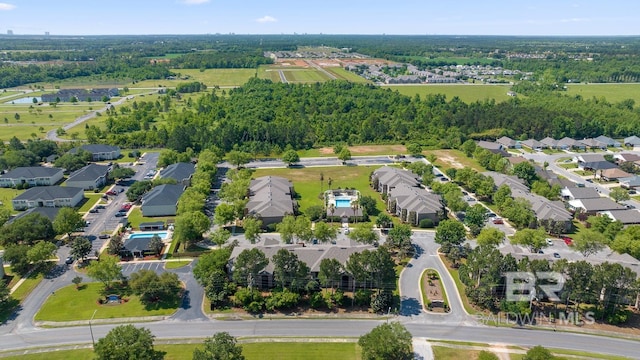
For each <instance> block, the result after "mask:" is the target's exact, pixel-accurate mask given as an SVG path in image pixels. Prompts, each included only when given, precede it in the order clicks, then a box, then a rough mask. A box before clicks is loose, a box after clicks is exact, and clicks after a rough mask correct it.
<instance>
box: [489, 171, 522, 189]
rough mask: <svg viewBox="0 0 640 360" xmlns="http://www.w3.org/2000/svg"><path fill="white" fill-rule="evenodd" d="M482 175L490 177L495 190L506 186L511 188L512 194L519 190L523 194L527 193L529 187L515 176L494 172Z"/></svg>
mask: <svg viewBox="0 0 640 360" xmlns="http://www.w3.org/2000/svg"><path fill="white" fill-rule="evenodd" d="M482 175H484V176H489V177H491V178H492V179H493V183H494V184H495V185H496V188H499V187H500V186H502V185H506V186H508V187H510V188H511V192H512V193H513V191H514V190H520V191H523V192H528V191H529V187H528V186H527V185H526V184H525V182H524V180H522V179H519V178H518V177H516V176H509V175H505V174H502V173H499V172H495V171H485V172H483V173H482Z"/></svg>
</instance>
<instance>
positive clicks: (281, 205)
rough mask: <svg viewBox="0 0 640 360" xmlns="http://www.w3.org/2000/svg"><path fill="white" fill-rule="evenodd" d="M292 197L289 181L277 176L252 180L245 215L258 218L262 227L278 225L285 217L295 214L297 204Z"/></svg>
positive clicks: (292, 192)
mask: <svg viewBox="0 0 640 360" xmlns="http://www.w3.org/2000/svg"><path fill="white" fill-rule="evenodd" d="M294 195H295V193H294V191H293V184H292V183H291V181H289V179H285V178H282V177H278V176H263V177H260V178H257V179H253V180H251V183H250V184H249V202H247V205H246V207H245V213H246V214H247V215H251V216H256V217H258V218H259V219H260V220H262V225H263V226H267V225H270V224H275V223H279V222H281V221H282V219H283V218H284V217H285V216H287V215H293V214H295V211H296V209H297V204H296V203H295V201H294V199H293V197H294Z"/></svg>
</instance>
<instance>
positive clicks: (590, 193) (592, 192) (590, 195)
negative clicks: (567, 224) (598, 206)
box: [560, 187, 600, 200]
mask: <svg viewBox="0 0 640 360" xmlns="http://www.w3.org/2000/svg"><path fill="white" fill-rule="evenodd" d="M560 196H562V199H564V200H577V199H598V198H600V193H599V192H597V191H596V189H595V188H592V187H566V188H564V189H562V190H560Z"/></svg>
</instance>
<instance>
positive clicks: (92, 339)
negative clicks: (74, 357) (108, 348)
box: [89, 309, 98, 348]
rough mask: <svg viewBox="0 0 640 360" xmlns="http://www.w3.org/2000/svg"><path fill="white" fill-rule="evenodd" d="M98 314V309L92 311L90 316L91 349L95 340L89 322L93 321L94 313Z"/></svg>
mask: <svg viewBox="0 0 640 360" xmlns="http://www.w3.org/2000/svg"><path fill="white" fill-rule="evenodd" d="M97 312H98V309H95V310H94V311H93V315H91V319H89V332H90V333H91V343H92V344H93V347H94V348H95V347H96V340H95V339H94V337H93V328H92V327H91V321H93V318H94V316H96V313H97Z"/></svg>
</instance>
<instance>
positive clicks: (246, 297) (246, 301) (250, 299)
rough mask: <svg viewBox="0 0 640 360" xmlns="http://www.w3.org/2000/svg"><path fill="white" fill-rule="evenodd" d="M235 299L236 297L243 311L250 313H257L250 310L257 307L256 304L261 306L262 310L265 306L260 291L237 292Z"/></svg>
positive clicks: (243, 290) (240, 290)
mask: <svg viewBox="0 0 640 360" xmlns="http://www.w3.org/2000/svg"><path fill="white" fill-rule="evenodd" d="M235 297H236V305H237V306H241V307H242V308H243V309H245V310H247V311H250V312H257V311H253V310H250V309H251V308H256V307H257V305H255V304H254V303H257V304H259V308H260V309H262V305H263V304H264V298H263V297H262V294H260V291H258V290H251V289H249V288H242V289H239V290H238V291H236V294H235ZM258 311H260V310H258Z"/></svg>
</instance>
